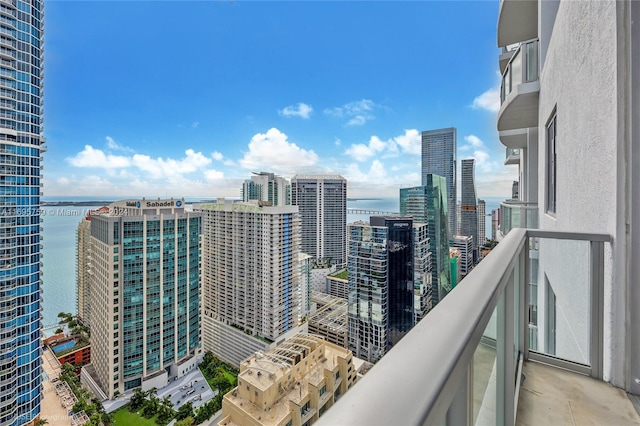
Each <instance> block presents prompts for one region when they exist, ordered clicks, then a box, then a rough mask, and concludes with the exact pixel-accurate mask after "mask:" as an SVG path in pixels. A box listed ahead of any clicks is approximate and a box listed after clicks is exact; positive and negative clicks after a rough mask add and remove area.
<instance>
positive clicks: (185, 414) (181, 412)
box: [176, 401, 193, 420]
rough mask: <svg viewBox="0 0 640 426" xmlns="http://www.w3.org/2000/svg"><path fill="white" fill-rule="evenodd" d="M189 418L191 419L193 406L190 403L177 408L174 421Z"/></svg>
mask: <svg viewBox="0 0 640 426" xmlns="http://www.w3.org/2000/svg"><path fill="white" fill-rule="evenodd" d="M189 417H193V404H192V403H191V401H189V402H187V403H186V404H182V405H181V406H180V408H178V414H176V420H184V419H186V418H189ZM191 420H193V419H191Z"/></svg>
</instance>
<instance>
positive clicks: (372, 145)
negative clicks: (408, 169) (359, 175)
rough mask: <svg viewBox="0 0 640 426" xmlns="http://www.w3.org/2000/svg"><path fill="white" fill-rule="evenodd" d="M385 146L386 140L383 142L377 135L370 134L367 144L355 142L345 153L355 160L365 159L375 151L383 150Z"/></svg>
mask: <svg viewBox="0 0 640 426" xmlns="http://www.w3.org/2000/svg"><path fill="white" fill-rule="evenodd" d="M386 147H387V142H383V141H381V140H380V138H379V137H377V136H375V135H374V136H371V139H369V143H368V144H367V145H365V144H362V143H357V144H353V145H351V146H350V147H349V148H348V149H347V150H346V151H345V154H347V155H350V156H351V157H353V158H354V159H355V160H356V161H366V160H367V159H368V158H369V157H372V156H374V155H375V154H376V153H378V152H381V151H383V150H384V149H385V148H386Z"/></svg>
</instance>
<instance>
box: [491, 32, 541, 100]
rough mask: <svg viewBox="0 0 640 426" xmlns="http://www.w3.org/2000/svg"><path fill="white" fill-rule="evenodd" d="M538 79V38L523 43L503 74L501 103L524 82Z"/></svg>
mask: <svg viewBox="0 0 640 426" xmlns="http://www.w3.org/2000/svg"><path fill="white" fill-rule="evenodd" d="M537 79H538V40H532V41H528V42H525V43H522V44H521V45H520V47H519V48H518V50H516V52H515V53H514V54H513V57H512V58H511V60H510V61H509V63H508V64H507V67H506V68H505V70H504V73H503V74H502V90H501V93H500V95H501V98H500V101H501V102H500V103H501V104H502V103H503V102H504V101H505V99H506V98H507V96H509V94H510V93H511V92H512V91H513V90H514V89H515V88H516V87H517V86H518V85H519V84H522V83H528V82H531V81H536V80H537Z"/></svg>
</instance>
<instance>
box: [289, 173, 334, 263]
mask: <svg viewBox="0 0 640 426" xmlns="http://www.w3.org/2000/svg"><path fill="white" fill-rule="evenodd" d="M291 204H292V205H294V206H298V209H299V213H300V218H301V226H300V229H301V233H302V242H301V244H302V248H301V249H302V252H303V253H306V254H309V255H311V256H313V257H314V258H316V259H328V260H329V261H330V263H331V264H333V265H340V266H341V265H344V264H345V263H346V256H347V250H346V234H347V180H346V179H345V178H343V177H342V176H339V175H295V176H294V177H293V178H291Z"/></svg>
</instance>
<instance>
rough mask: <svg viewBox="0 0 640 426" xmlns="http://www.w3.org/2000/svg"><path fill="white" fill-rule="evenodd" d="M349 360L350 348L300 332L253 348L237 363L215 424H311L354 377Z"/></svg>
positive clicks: (287, 425)
mask: <svg viewBox="0 0 640 426" xmlns="http://www.w3.org/2000/svg"><path fill="white" fill-rule="evenodd" d="M352 360H353V356H352V354H351V351H349V350H348V349H345V348H341V347H339V346H337V345H334V344H333V343H329V342H326V341H324V340H323V339H322V338H320V337H317V336H312V335H308V334H302V333H299V334H296V335H294V336H292V337H291V338H290V339H288V340H286V341H285V342H284V343H282V344H280V345H278V346H277V347H276V348H275V349H272V350H271V351H269V352H266V353H261V352H257V353H255V354H254V355H253V356H251V357H250V358H248V359H247V360H245V361H244V362H242V363H241V364H240V374H239V375H238V386H237V387H236V388H234V389H233V390H232V391H230V392H229V393H227V394H226V395H225V396H224V398H223V400H222V420H221V421H220V423H219V426H232V425H274V426H301V425H310V424H312V423H314V422H315V421H316V420H318V417H320V416H321V415H322V414H323V413H324V412H325V411H326V410H327V409H328V408H330V407H331V406H332V405H333V404H334V403H335V401H336V400H337V399H339V398H340V397H341V396H342V395H343V394H344V393H345V392H346V391H347V390H348V389H349V388H350V387H351V386H352V385H353V384H354V383H355V381H356V371H355V368H354V366H353V361H352Z"/></svg>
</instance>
